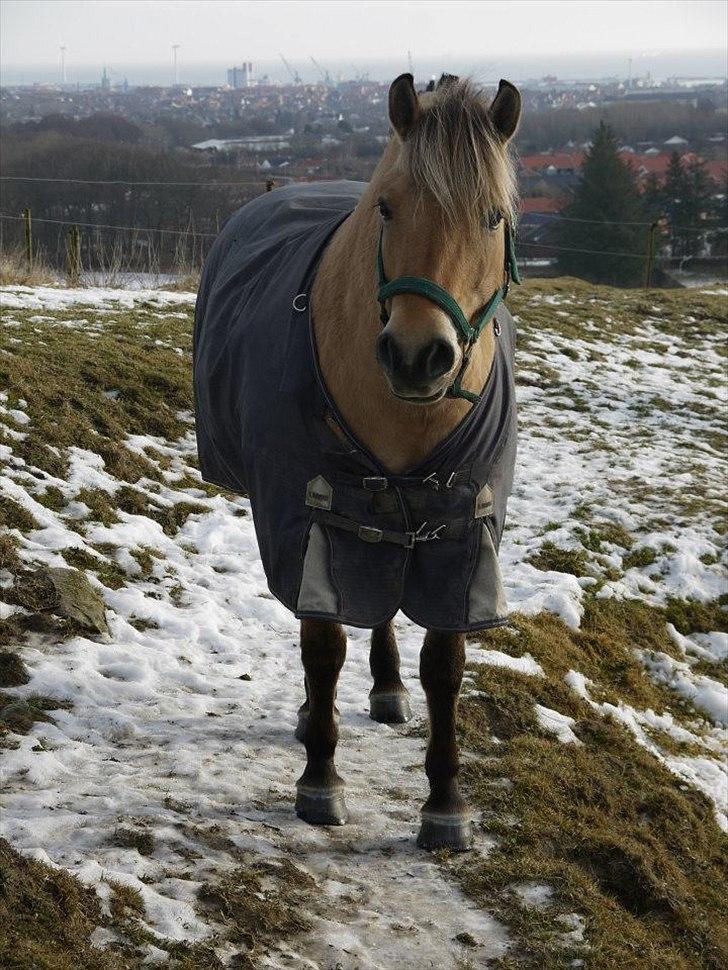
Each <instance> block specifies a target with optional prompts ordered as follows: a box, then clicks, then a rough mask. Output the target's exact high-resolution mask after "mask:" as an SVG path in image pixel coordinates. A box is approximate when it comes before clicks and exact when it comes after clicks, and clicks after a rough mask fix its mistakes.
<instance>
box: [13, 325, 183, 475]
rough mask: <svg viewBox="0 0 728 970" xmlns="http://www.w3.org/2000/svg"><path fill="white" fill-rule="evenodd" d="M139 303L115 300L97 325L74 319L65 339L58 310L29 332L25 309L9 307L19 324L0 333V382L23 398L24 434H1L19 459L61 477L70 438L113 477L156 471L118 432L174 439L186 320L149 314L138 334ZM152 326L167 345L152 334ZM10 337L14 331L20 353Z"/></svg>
mask: <svg viewBox="0 0 728 970" xmlns="http://www.w3.org/2000/svg"><path fill="white" fill-rule="evenodd" d="M139 313H140V309H139V308H138V307H137V308H135V309H134V310H128V311H124V310H122V311H120V312H119V313H118V314H114V315H113V316H108V317H106V318H104V320H103V322H102V324H100V325H99V326H97V327H94V328H88V329H87V328H84V327H74V328H73V329H72V331H71V333H72V339H69V329H68V328H67V327H64V326H62V325H61V323H62V320H61V318H62V314H56V315H54V321H53V322H49V323H48V324H47V325H45V326H44V327H43V330H42V333H38V332H37V327H36V326H35V325H34V324H33V323H31V322H30V320H29V318H30V317H31V316H33V311H20V310H19V311H17V312H16V313H15V317H16V318H17V319H18V320H19V322H20V326H19V327H13V328H12V333H10V332H9V328H8V332H3V333H2V334H0V347H2V348H4V349H5V350H7V351H8V352H7V353H6V354H3V355H2V356H0V386H2V387H3V388H7V390H8V392H9V393H10V394H11V396H13V397H22V398H25V399H26V400H27V401H28V408H27V413H28V416H29V418H30V423H29V424H28V425H27V426H26V429H25V430H26V431H27V437H26V438H25V439H24V440H23V441H17V440H14V439H13V440H12V441H10V442H9V444H10V446H11V447H12V448H13V451H14V452H15V453H16V454H17V455H18V456H19V457H21V458H23V459H24V460H25V461H26V462H27V463H28V464H29V465H31V466H34V467H37V468H40V469H42V470H44V471H47V472H48V473H50V474H51V475H54V476H56V477H60V478H63V477H65V473H66V471H67V457H66V456H67V449H68V447H70V446H71V445H75V446H76V447H79V448H83V449H87V450H89V451H93V452H95V453H96V454H98V455H100V456H101V457H102V458H103V460H104V463H105V467H106V470H107V471H108V472H109V473H110V474H112V475H115V476H116V477H117V478H119V479H120V480H121V481H125V482H135V481H138V480H139V479H140V478H142V477H147V478H151V479H158V478H159V471H158V469H157V467H156V465H155V464H154V463H153V462H152V461H150V460H149V459H148V458H146V457H144V456H143V455H140V454H138V453H137V452H135V451H132V450H131V449H129V448H127V447H126V446H125V445H124V442H125V440H126V439H127V436H128V435H129V434H147V435H158V436H160V437H162V438H164V439H166V440H168V441H174V440H177V439H178V438H179V437H180V436H181V435H183V434H185V433H186V431H187V430H188V425H187V424H185V422H183V421H181V420H180V419H179V418H178V417H177V413H178V412H180V411H189V410H191V407H192V387H191V373H190V366H189V358H188V357H187V356H186V355H182V356H180V355H179V354H177V353H176V352H175V346H182V347H184V348H185V350H187V349H188V348H189V344H190V340H189V333H188V332H187V331H188V330H189V323H188V321H187V320H181V319H175V320H171V319H165V320H164V321H161V320H157V319H156V318H154V317H152V318H151V319H148V320H145V328H144V335H143V338H142V337H140V333H139V326H138V324H139ZM76 315H78V314H76ZM162 336H163V337H164V338H165V340H164V341H163V342H164V343H166V344H167V346H160V345H158V344H156V343H155V340H156V339H158V338H161V337H162ZM11 338H14V339H20V341H21V343H22V354H21V353H18V352H17V347H18V346H19V345H18V344H14V343H12V342H11ZM39 374H42V375H43V380H42V381H39V380H38V375H39ZM109 389H113V390H115V391H116V392H117V395H116V397H115V398H110V397H108V396H107V395H106V393H105V392H106V391H107V390H109Z"/></svg>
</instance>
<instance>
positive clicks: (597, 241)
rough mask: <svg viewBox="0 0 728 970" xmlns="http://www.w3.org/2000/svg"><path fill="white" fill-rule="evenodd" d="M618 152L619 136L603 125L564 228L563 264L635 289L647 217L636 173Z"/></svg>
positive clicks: (562, 267) (578, 272)
mask: <svg viewBox="0 0 728 970" xmlns="http://www.w3.org/2000/svg"><path fill="white" fill-rule="evenodd" d="M617 148H618V142H617V139H616V136H615V134H614V132H613V131H612V129H611V128H609V127H608V126H607V125H605V124H604V122H602V123H601V124H600V125H599V127H598V128H597V130H596V131H595V132H594V136H593V141H592V146H591V148H590V149H589V150H588V152H587V154H586V157H585V159H584V163H583V165H582V169H581V174H580V178H579V182H578V185H577V187H576V190H575V193H574V199H573V201H572V203H571V205H570V206H569V207H568V208H567V210H566V212H565V213H564V215H565V216H566V217H567V219H566V220H565V221H564V222H562V223H561V224H560V226H559V230H558V244H559V245H560V246H563V247H564V251H562V252H560V253H559V258H558V265H559V270H560V271H561V272H562V273H564V274H565V275H569V276H580V277H582V278H584V279H588V280H593V281H594V282H596V283H612V284H615V285H618V286H619V285H621V286H625V285H626V286H629V285H634V284H636V283H638V282H639V281H640V280H641V279H642V276H643V272H644V258H643V254H644V252H645V248H646V238H647V226H646V225H643V223H646V221H647V218H646V210H645V205H644V201H643V199H642V196H641V194H640V191H639V188H638V185H637V179H636V177H635V174H634V172H633V171H632V168H631V167H630V166H629V165H628V164H626V163H625V162H623V161H622V160H621V158H620V157H619V155H618V153H617ZM569 220H573V221H569ZM641 223H642V225H641ZM572 250H573V251H572ZM576 250H581V251H580V252H577V251H576ZM602 254H603V255H602Z"/></svg>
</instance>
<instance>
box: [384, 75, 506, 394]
mask: <svg viewBox="0 0 728 970" xmlns="http://www.w3.org/2000/svg"><path fill="white" fill-rule="evenodd" d="M520 111H521V98H520V95H519V93H518V91H517V89H516V88H515V87H513V85H512V84H510V83H508V82H507V81H501V82H500V86H499V89H498V92H497V94H496V95H495V98H494V99H493V101H492V103H489V102H488V100H487V99H485V98H484V96H483V94H482V92H481V91H480V90H479V89H478V88H476V87H475V86H474V85H473V84H472V83H471V82H469V81H463V80H459V79H458V78H456V77H453V76H452V75H443V76H442V78H441V79H440V82H439V83H438V84H437V85H436V86H433V85H430V87H429V89H428V91H426V92H424V93H422V94H419V95H418V93H417V92H416V91H415V88H414V84H413V79H412V75H411V74H403V75H401V76H400V77H398V78H397V79H396V80H395V81H394V82H393V83H392V86H391V88H390V90H389V120H390V122H391V125H392V129H393V134H392V138H391V140H390V143H389V145H388V148H387V150H386V152H385V153H384V156H383V158H382V160H381V162H380V164H379V166H378V167H377V170H376V171H375V173H374V176H373V178H372V182H371V192H372V193H373V194H374V197H375V198H376V203H375V206H376V208H377V209H378V210H379V216H380V220H381V226H380V236H379V250H378V259H377V268H378V277H379V279H378V284H379V290H378V299H379V302H380V306H381V319H382V323H383V325H384V326H383V329H382V332H381V334H380V335H379V338H378V340H377V348H376V353H377V359H378V361H379V364H380V366H381V367H382V369H383V371H384V374H385V376H386V379H387V382H388V384H389V387H390V389H391V391H392V393H393V394H395V395H396V396H397V397H399V398H403V399H405V400H407V401H410V402H412V403H417V404H427V403H432V402H435V401H438V400H440V399H441V398H442V397H443V396H444V395H445V394H446V393H448V391H451V392H452V387H453V384H455V383H457V384H458V386H459V379H460V377H461V376H462V373H463V372H464V369H465V367H466V366H467V363H468V361H469V359H470V356H471V354H472V353H473V352H475V345H476V342H477V338H478V336H479V335H480V332H481V330H482V329H483V327H484V326H485V324H486V323H488V322H489V320H490V318H491V317H492V315H493V313H494V312H495V307H496V306H497V303H498V302H499V301H500V299H501V298H502V296H504V295H505V290H506V289H507V283H508V271H509V255H510V251H509V250H510V247H509V236H508V233H509V227H510V226H512V224H513V218H514V210H515V175H514V167H513V163H512V160H511V158H510V155H509V150H508V143H509V141H510V139H511V138H512V136H513V134H514V132H515V130H516V127H517V125H518V120H519V117H520ZM496 295H497V296H496ZM489 314H490V315H489ZM460 396H464V395H460Z"/></svg>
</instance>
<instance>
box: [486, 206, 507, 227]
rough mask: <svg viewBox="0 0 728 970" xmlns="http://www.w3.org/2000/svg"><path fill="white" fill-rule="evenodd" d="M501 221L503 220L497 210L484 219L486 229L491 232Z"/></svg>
mask: <svg viewBox="0 0 728 970" xmlns="http://www.w3.org/2000/svg"><path fill="white" fill-rule="evenodd" d="M502 219H503V216H502V215H501V214H500V212H499V211H498V210H497V209H496V211H495V212H491V213H490V214H489V215H488V217H487V219H486V222H487V224H488V229H490V230H491V232H492V231H493V230H494V229H497V228H498V226H499V225H500V224H501V221H502Z"/></svg>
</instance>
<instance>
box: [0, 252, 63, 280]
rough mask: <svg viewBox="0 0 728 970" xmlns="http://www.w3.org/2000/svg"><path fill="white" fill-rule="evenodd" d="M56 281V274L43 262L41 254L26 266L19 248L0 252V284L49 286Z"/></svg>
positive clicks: (23, 255)
mask: <svg viewBox="0 0 728 970" xmlns="http://www.w3.org/2000/svg"><path fill="white" fill-rule="evenodd" d="M57 283H58V274H57V273H54V272H53V270H52V269H51V268H50V267H49V266H47V265H46V264H45V263H44V262H43V258H42V257H41V256H38V257H36V258H35V259H34V260H33V265H32V266H31V267H28V262H27V260H26V258H25V254H24V253H23V252H22V251H21V250H11V251H9V252H7V251H6V252H0V286H49V285H53V284H57Z"/></svg>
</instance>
